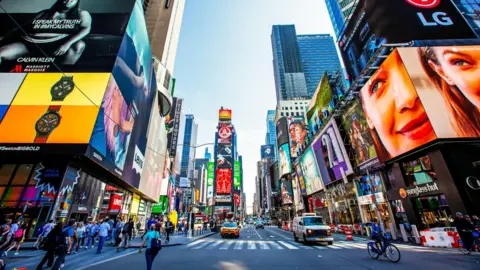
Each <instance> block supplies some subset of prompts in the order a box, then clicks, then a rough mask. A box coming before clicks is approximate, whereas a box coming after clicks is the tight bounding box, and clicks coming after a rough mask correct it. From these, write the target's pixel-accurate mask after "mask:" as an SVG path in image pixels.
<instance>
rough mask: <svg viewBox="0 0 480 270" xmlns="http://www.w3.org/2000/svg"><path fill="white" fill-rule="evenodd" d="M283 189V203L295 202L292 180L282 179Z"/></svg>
mask: <svg viewBox="0 0 480 270" xmlns="http://www.w3.org/2000/svg"><path fill="white" fill-rule="evenodd" d="M281 189H282V204H283V205H286V204H293V188H292V182H290V181H289V180H282V183H281Z"/></svg>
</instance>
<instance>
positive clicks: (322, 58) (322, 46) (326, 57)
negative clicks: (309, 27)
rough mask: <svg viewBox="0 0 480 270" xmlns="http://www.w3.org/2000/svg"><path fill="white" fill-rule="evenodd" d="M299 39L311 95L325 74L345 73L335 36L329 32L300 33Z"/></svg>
mask: <svg viewBox="0 0 480 270" xmlns="http://www.w3.org/2000/svg"><path fill="white" fill-rule="evenodd" d="M297 39H298V47H299V49H300V56H301V59H302V66H303V72H304V73H305V80H306V82H307V90H308V96H309V97H311V96H313V94H314V93H315V90H316V89H317V86H318V83H319V82H320V80H321V79H322V76H323V74H324V73H325V72H327V73H328V75H333V74H336V73H340V74H343V72H342V66H341V64H340V58H339V56H338V53H337V49H336V47H335V43H334V41H333V37H332V36H330V35H329V34H315V35H298V36H297ZM342 77H343V75H342Z"/></svg>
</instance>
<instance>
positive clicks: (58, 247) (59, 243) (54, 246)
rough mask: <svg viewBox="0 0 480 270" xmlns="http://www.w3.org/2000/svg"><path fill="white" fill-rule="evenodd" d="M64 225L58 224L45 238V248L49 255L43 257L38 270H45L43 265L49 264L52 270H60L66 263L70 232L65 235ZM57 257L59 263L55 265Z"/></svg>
mask: <svg viewBox="0 0 480 270" xmlns="http://www.w3.org/2000/svg"><path fill="white" fill-rule="evenodd" d="M63 229H64V228H63V223H61V222H60V223H58V224H57V225H55V226H54V227H53V229H52V230H51V232H50V233H49V234H48V235H47V236H46V238H45V244H44V245H43V248H44V250H45V251H47V253H45V256H43V258H42V260H41V261H40V263H39V264H38V265H37V270H40V269H43V265H44V264H45V263H47V267H52V266H53V268H52V269H59V268H60V267H61V265H62V264H63V263H64V261H65V254H66V251H67V246H66V241H67V234H68V231H67V230H66V231H65V233H63ZM55 255H57V256H58V258H57V261H56V262H55V265H54V264H53V263H54V260H55Z"/></svg>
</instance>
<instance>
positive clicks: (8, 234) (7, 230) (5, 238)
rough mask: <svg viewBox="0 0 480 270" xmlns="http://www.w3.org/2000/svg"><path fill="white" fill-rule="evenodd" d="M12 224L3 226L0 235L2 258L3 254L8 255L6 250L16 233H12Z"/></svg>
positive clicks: (0, 254)
mask: <svg viewBox="0 0 480 270" xmlns="http://www.w3.org/2000/svg"><path fill="white" fill-rule="evenodd" d="M11 227H12V225H10V224H5V226H3V231H2V234H1V237H0V259H1V258H2V256H7V252H6V250H7V249H8V248H9V247H10V245H12V243H13V241H14V238H15V235H14V234H13V233H12V231H11V229H12V228H11Z"/></svg>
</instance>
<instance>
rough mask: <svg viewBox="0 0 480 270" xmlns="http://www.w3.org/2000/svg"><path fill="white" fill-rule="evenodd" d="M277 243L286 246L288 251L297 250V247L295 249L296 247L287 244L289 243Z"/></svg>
mask: <svg viewBox="0 0 480 270" xmlns="http://www.w3.org/2000/svg"><path fill="white" fill-rule="evenodd" d="M278 243H280V244H282V245H284V246H286V247H287V248H288V249H298V247H296V246H294V245H292V244H289V243H287V242H285V241H278Z"/></svg>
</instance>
